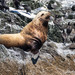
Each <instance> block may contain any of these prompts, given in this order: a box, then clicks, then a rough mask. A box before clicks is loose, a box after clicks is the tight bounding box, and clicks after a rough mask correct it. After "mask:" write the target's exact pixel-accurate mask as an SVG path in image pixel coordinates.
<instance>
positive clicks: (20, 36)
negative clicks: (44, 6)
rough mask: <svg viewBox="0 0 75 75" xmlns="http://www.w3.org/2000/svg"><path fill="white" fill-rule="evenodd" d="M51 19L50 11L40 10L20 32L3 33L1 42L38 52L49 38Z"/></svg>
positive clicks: (0, 38) (34, 52)
mask: <svg viewBox="0 0 75 75" xmlns="http://www.w3.org/2000/svg"><path fill="white" fill-rule="evenodd" d="M49 19H50V12H47V11H41V12H39V13H38V14H37V15H36V17H35V18H34V19H33V20H32V21H31V22H30V23H29V24H27V25H26V26H25V27H24V28H23V30H22V31H21V32H20V33H17V34H1V35H0V44H3V45H5V46H6V47H7V48H10V47H19V48H21V49H23V50H25V51H31V52H32V53H33V54H36V53H38V51H39V49H40V47H41V46H42V45H43V43H44V42H45V41H46V39H47V32H48V21H49Z"/></svg>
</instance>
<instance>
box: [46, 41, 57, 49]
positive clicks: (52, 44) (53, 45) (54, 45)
mask: <svg viewBox="0 0 75 75" xmlns="http://www.w3.org/2000/svg"><path fill="white" fill-rule="evenodd" d="M47 46H50V47H52V48H55V49H56V48H58V47H57V46H56V44H55V43H53V42H50V43H48V44H47Z"/></svg>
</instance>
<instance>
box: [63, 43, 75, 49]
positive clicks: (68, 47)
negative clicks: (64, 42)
mask: <svg viewBox="0 0 75 75" xmlns="http://www.w3.org/2000/svg"><path fill="white" fill-rule="evenodd" d="M63 49H71V50H75V43H72V44H70V45H68V46H66V47H65V48H63Z"/></svg>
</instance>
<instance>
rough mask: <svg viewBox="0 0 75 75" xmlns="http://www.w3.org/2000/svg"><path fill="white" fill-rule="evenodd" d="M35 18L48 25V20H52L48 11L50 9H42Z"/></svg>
mask: <svg viewBox="0 0 75 75" xmlns="http://www.w3.org/2000/svg"><path fill="white" fill-rule="evenodd" d="M34 19H35V20H36V19H38V20H39V21H41V23H42V24H43V26H47V25H48V21H49V20H50V12H48V11H41V12H39V13H38V14H37V16H36V17H35V18H34Z"/></svg>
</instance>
